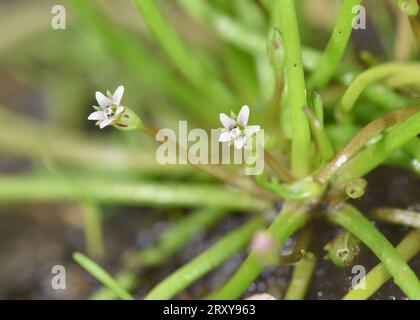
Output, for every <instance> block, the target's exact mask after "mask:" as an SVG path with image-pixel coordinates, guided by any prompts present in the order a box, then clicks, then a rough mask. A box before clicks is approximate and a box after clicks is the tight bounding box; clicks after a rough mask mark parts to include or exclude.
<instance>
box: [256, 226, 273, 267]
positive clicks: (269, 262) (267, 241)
mask: <svg viewBox="0 0 420 320" xmlns="http://www.w3.org/2000/svg"><path fill="white" fill-rule="evenodd" d="M250 249H251V250H252V252H253V253H254V254H255V255H256V257H257V259H258V260H259V261H260V262H261V263H262V264H263V265H264V266H273V265H275V264H276V263H277V262H278V255H277V254H278V245H277V241H276V239H275V238H274V237H273V236H272V235H271V234H269V233H268V232H266V231H259V232H257V233H256V234H255V235H254V237H253V238H252V242H251V246H250Z"/></svg>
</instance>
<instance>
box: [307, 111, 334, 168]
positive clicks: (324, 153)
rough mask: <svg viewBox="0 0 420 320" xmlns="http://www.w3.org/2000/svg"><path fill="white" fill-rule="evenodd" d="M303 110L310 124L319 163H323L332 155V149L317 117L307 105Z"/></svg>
mask: <svg viewBox="0 0 420 320" xmlns="http://www.w3.org/2000/svg"><path fill="white" fill-rule="evenodd" d="M304 111H305V114H306V116H307V117H308V119H309V123H310V124H311V130H312V133H313V136H314V137H315V141H316V144H317V146H318V150H319V153H320V156H321V159H322V161H321V163H322V164H324V163H326V162H327V161H329V160H331V158H332V157H333V156H334V149H333V147H332V145H331V142H330V139H329V138H328V136H327V134H326V132H325V130H324V126H323V125H322V122H321V121H320V120H319V118H318V117H317V116H316V115H315V114H314V113H313V112H312V110H311V109H309V108H308V107H305V108H304ZM318 113H319V112H318Z"/></svg>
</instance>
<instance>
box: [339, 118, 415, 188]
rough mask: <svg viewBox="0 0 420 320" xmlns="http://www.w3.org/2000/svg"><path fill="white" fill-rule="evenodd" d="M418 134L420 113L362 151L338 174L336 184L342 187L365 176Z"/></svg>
mask: <svg viewBox="0 0 420 320" xmlns="http://www.w3.org/2000/svg"><path fill="white" fill-rule="evenodd" d="M418 134H420V112H417V113H416V114H415V115H413V116H411V117H410V118H408V119H407V120H405V121H404V122H403V123H400V124H398V125H396V126H395V127H394V128H393V129H391V130H390V131H389V132H387V133H385V134H384V136H383V137H382V138H381V140H379V141H378V142H376V143H374V144H372V145H369V146H367V147H366V148H365V149H364V150H362V151H360V152H359V153H358V154H357V155H356V156H355V157H354V158H353V159H351V160H350V161H349V162H348V163H346V164H345V165H344V166H343V167H342V168H341V169H340V170H339V171H338V172H337V181H336V184H337V185H341V184H344V183H346V182H348V181H350V180H353V179H356V178H359V177H361V176H363V175H365V174H366V173H368V172H369V171H371V170H372V169H374V168H375V167H377V166H378V165H380V164H381V163H382V162H383V161H385V160H386V159H387V158H388V157H390V156H391V155H392V154H393V153H394V151H395V150H397V149H398V148H400V147H401V146H403V145H404V144H405V143H407V142H408V141H409V140H410V139H412V138H413V137H415V136H417V135H418Z"/></svg>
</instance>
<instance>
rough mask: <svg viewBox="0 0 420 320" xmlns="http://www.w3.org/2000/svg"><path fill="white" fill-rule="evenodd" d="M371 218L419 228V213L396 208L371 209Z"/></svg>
mask: <svg viewBox="0 0 420 320" xmlns="http://www.w3.org/2000/svg"><path fill="white" fill-rule="evenodd" d="M371 216H372V218H373V219H377V220H379V221H382V222H387V223H396V224H400V225H403V226H407V227H411V228H417V229H420V213H419V212H414V211H410V210H403V209H397V208H379V209H374V210H373V211H372V215H371Z"/></svg>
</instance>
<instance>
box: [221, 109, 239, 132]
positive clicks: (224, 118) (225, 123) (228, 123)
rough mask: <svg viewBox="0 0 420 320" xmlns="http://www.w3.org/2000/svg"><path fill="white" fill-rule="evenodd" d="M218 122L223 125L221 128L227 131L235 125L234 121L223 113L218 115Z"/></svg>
mask: <svg viewBox="0 0 420 320" xmlns="http://www.w3.org/2000/svg"><path fill="white" fill-rule="evenodd" d="M220 122H221V123H222V124H223V126H224V127H225V128H226V129H229V128H231V127H234V126H235V125H236V122H235V120H233V119H232V118H229V117H228V116H227V115H225V114H224V113H221V114H220Z"/></svg>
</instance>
